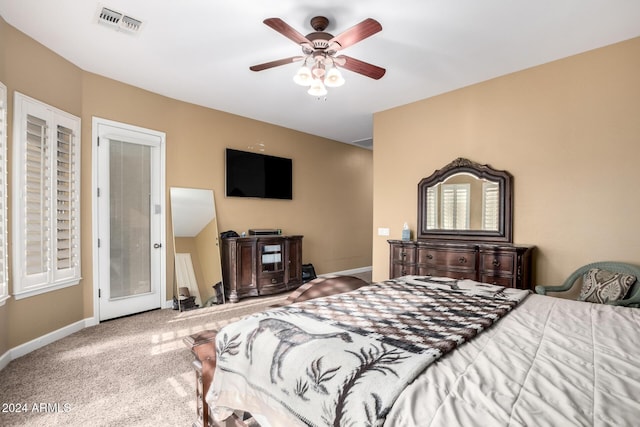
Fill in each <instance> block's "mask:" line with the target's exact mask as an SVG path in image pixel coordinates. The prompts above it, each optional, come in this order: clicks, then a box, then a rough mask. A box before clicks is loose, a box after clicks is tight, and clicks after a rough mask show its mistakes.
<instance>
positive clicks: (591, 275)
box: [578, 268, 636, 304]
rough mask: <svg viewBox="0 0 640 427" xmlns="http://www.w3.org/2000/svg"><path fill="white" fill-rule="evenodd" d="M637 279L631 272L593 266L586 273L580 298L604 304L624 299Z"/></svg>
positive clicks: (580, 299)
mask: <svg viewBox="0 0 640 427" xmlns="http://www.w3.org/2000/svg"><path fill="white" fill-rule="evenodd" d="M635 281H636V277H635V276H632V275H630V274H624V273H614V272H612V271H607V270H601V269H599V268H592V269H591V270H589V271H587V272H586V273H585V275H584V278H583V280H582V290H581V291H580V296H579V297H578V300H579V301H588V302H595V303H600V304H604V303H607V302H609V301H615V300H619V299H623V298H624V296H625V295H626V294H627V292H629V288H631V285H633V283H634V282H635Z"/></svg>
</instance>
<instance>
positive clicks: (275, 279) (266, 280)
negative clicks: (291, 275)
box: [258, 271, 284, 295]
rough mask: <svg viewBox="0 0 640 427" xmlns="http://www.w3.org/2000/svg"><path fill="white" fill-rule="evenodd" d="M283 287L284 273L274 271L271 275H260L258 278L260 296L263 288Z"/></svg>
mask: <svg viewBox="0 0 640 427" xmlns="http://www.w3.org/2000/svg"><path fill="white" fill-rule="evenodd" d="M283 285H284V271H276V272H273V273H262V274H261V275H260V277H258V287H259V288H260V294H261V295H262V291H263V288H268V287H271V286H278V287H280V286H283Z"/></svg>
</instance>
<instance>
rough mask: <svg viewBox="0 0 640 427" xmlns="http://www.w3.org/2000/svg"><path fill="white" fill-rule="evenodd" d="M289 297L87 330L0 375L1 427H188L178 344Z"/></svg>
mask: <svg viewBox="0 0 640 427" xmlns="http://www.w3.org/2000/svg"><path fill="white" fill-rule="evenodd" d="M287 296H288V293H286V294H280V295H277V296H271V297H263V298H252V299H247V300H243V301H241V302H240V303H238V304H225V305H221V306H214V307H207V308H202V309H197V310H192V311H187V312H182V313H180V312H178V311H174V310H168V309H165V310H155V311H150V312H147V313H142V314H138V315H135V316H131V317H126V318H121V319H116V320H112V321H108V322H103V323H101V324H99V325H97V326H92V327H89V328H85V329H83V330H82V331H79V332H77V333H75V334H72V335H70V336H68V337H66V338H63V339H61V340H59V341H57V342H55V343H53V344H50V345H47V346H45V347H42V348H40V349H38V350H36V351H33V352H31V353H29V354H27V355H25V356H23V357H20V358H18V359H16V360H14V361H12V362H11V363H9V365H8V366H6V367H5V368H4V369H3V370H2V371H0V404H1V405H2V407H1V408H0V426H3V427H8V426H27V425H28V426H47V427H49V426H83V427H87V426H88V427H93V426H127V427H128V426H154V427H158V426H171V427H175V426H190V425H191V424H192V422H193V421H195V405H196V402H195V374H194V373H193V370H192V368H191V362H192V361H193V360H194V358H193V356H192V354H191V352H190V351H189V349H188V348H187V347H186V346H185V345H184V343H183V341H182V339H183V338H184V337H186V336H188V335H191V334H194V333H196V332H199V331H201V330H205V329H218V328H220V327H222V326H223V325H225V324H226V323H229V321H230V320H232V319H234V318H238V317H241V316H244V315H247V314H250V313H253V312H256V311H261V310H264V309H266V308H268V307H269V306H270V305H272V304H276V303H278V302H281V301H283V300H284V299H285V298H286V297H287Z"/></svg>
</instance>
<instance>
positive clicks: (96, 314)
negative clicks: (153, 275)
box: [91, 116, 171, 325]
mask: <svg viewBox="0 0 640 427" xmlns="http://www.w3.org/2000/svg"><path fill="white" fill-rule="evenodd" d="M99 125H106V126H112V127H116V128H120V129H123V130H124V131H125V132H138V133H146V134H149V135H153V136H155V137H158V138H160V200H159V203H160V211H161V212H160V224H162V225H161V227H160V243H161V244H162V246H161V247H160V248H159V250H160V265H159V269H160V271H159V272H158V277H159V279H160V307H161V308H167V307H171V303H167V219H166V210H167V209H166V207H167V203H166V134H165V133H164V132H160V131H155V130H152V129H147V128H143V127H139V126H134V125H130V124H126V123H122V122H116V121H113V120H108V119H103V118H100V117H96V116H93V117H92V121H91V187H92V188H91V210H92V211H91V228H92V230H91V238H92V240H91V253H92V254H91V258H92V263H93V264H92V273H93V275H92V278H93V324H96V325H97V324H98V323H100V298H99V290H100V289H99V284H100V277H99V276H100V270H99V269H98V265H99V251H98V238H99V230H98V212H99V206H98V150H97V146H98V126H99Z"/></svg>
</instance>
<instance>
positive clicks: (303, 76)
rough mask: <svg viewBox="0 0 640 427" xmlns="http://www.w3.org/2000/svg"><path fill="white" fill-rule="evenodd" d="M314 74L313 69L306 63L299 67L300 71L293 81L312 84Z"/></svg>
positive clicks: (306, 84) (302, 84)
mask: <svg viewBox="0 0 640 427" xmlns="http://www.w3.org/2000/svg"><path fill="white" fill-rule="evenodd" d="M312 80H313V76H312V75H311V70H309V68H308V67H305V66H304V65H303V66H302V67H300V69H298V72H297V73H296V74H295V75H294V76H293V81H294V82H296V83H297V84H299V85H300V86H311V83H312Z"/></svg>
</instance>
